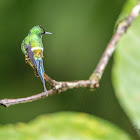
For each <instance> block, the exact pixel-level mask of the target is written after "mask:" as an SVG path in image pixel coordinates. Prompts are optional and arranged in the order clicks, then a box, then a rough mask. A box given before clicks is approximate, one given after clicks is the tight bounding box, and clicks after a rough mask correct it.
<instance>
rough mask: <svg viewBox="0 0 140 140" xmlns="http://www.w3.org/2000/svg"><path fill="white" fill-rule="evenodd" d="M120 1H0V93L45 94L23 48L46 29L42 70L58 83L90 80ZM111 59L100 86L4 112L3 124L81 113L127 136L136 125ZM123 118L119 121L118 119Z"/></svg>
mask: <svg viewBox="0 0 140 140" xmlns="http://www.w3.org/2000/svg"><path fill="white" fill-rule="evenodd" d="M124 2H125V1H122V0H106V1H103V0H86V1H85V0H71V1H67V0H59V1H58V0H53V1H50V0H39V1H38V0H28V1H27V0H24V1H19V0H10V1H9V0H1V1H0V17H1V22H0V32H1V34H0V42H1V47H0V52H1V56H0V58H1V59H0V77H1V80H0V91H1V97H0V98H1V99H2V98H18V97H26V96H30V95H33V94H36V93H40V92H42V91H43V86H42V83H41V81H40V79H39V78H36V77H35V76H34V72H33V70H32V69H31V68H30V67H29V66H28V65H27V64H26V63H25V62H24V56H23V54H22V52H21V50H20V45H21V42H22V40H23V39H24V37H25V36H26V35H27V34H28V32H29V30H30V29H31V28H32V27H33V26H35V25H42V27H44V29H45V30H46V31H50V32H52V33H53V35H48V36H47V35H46V36H43V44H44V67H45V71H46V73H47V74H48V75H49V76H51V77H52V78H53V79H56V80H78V79H87V78H88V77H89V76H90V74H91V73H92V71H93V69H94V68H95V67H96V64H97V63H98V61H99V58H100V57H101V55H102V52H103V51H104V49H105V47H106V45H107V43H108V41H109V40H110V38H111V36H112V33H113V29H114V25H115V22H116V20H117V17H118V15H119V13H120V11H121V8H122V7H123V4H124ZM111 66H112V59H111V61H110V63H109V64H108V66H107V68H106V70H105V73H104V75H103V78H102V80H101V82H100V88H99V89H98V90H97V91H94V92H90V91H89V90H88V89H74V90H69V91H67V92H65V93H62V94H59V95H55V96H51V97H48V98H47V99H43V100H39V101H37V102H33V103H27V104H20V105H15V106H12V107H9V108H6V109H5V108H2V107H1V108H0V123H1V124H4V123H15V122H25V121H29V120H32V119H33V118H34V117H36V116H38V115H40V114H43V113H52V112H57V111H67V110H70V111H79V112H87V113H90V114H94V115H97V116H99V117H102V118H104V119H107V120H109V121H112V122H113V123H115V124H117V125H119V126H120V127H122V128H123V129H125V130H127V131H128V132H130V133H131V132H132V126H131V124H130V122H129V120H128V118H127V117H126V115H125V113H124V112H123V110H122V109H121V107H120V105H119V103H118V101H117V99H116V97H115V94H114V91H113V87H112V83H111V74H110V73H111ZM120 118H121V119H120Z"/></svg>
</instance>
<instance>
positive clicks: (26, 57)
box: [25, 55, 30, 63]
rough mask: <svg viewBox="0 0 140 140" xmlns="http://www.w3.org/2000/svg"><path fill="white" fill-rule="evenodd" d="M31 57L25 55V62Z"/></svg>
mask: <svg viewBox="0 0 140 140" xmlns="http://www.w3.org/2000/svg"><path fill="white" fill-rule="evenodd" d="M29 59H30V58H29V57H28V55H25V62H26V63H28V61H29Z"/></svg>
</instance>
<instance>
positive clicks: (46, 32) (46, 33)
mask: <svg viewBox="0 0 140 140" xmlns="http://www.w3.org/2000/svg"><path fill="white" fill-rule="evenodd" d="M45 34H50V35H51V34H53V33H50V32H45Z"/></svg>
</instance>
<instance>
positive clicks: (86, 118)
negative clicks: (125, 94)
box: [0, 112, 130, 140]
mask: <svg viewBox="0 0 140 140" xmlns="http://www.w3.org/2000/svg"><path fill="white" fill-rule="evenodd" d="M0 138H1V139H2V140H130V138H129V137H128V136H127V135H126V134H125V133H124V132H123V131H122V130H120V129H118V128H117V127H115V126H114V125H112V124H110V123H109V122H107V121H104V120H102V119H99V118H97V117H94V116H91V115H87V114H84V113H72V112H67V113H66V112H61V113H55V114H51V115H47V116H46V115H44V116H40V117H38V118H37V119H35V120H33V121H31V122H29V123H27V124H24V123H18V124H16V125H5V126H4V127H2V126H0Z"/></svg>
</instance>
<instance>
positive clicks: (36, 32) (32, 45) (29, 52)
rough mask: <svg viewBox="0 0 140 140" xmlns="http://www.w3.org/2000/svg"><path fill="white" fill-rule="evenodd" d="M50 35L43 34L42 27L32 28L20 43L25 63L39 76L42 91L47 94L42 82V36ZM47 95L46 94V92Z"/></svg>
mask: <svg viewBox="0 0 140 140" xmlns="http://www.w3.org/2000/svg"><path fill="white" fill-rule="evenodd" d="M43 34H52V33H50V32H45V30H44V29H43V28H42V26H40V25H37V26H34V27H33V28H32V29H31V30H30V31H29V34H28V36H26V37H25V39H24V40H23V41H22V43H21V50H22V52H23V54H24V55H25V61H26V63H28V64H29V65H30V66H31V67H32V68H33V69H34V71H35V74H36V76H39V77H40V79H41V81H42V83H43V86H44V91H45V92H47V89H46V86H45V80H44V67H43V59H42V58H43V44H42V35H43ZM47 95H48V92H47Z"/></svg>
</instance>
